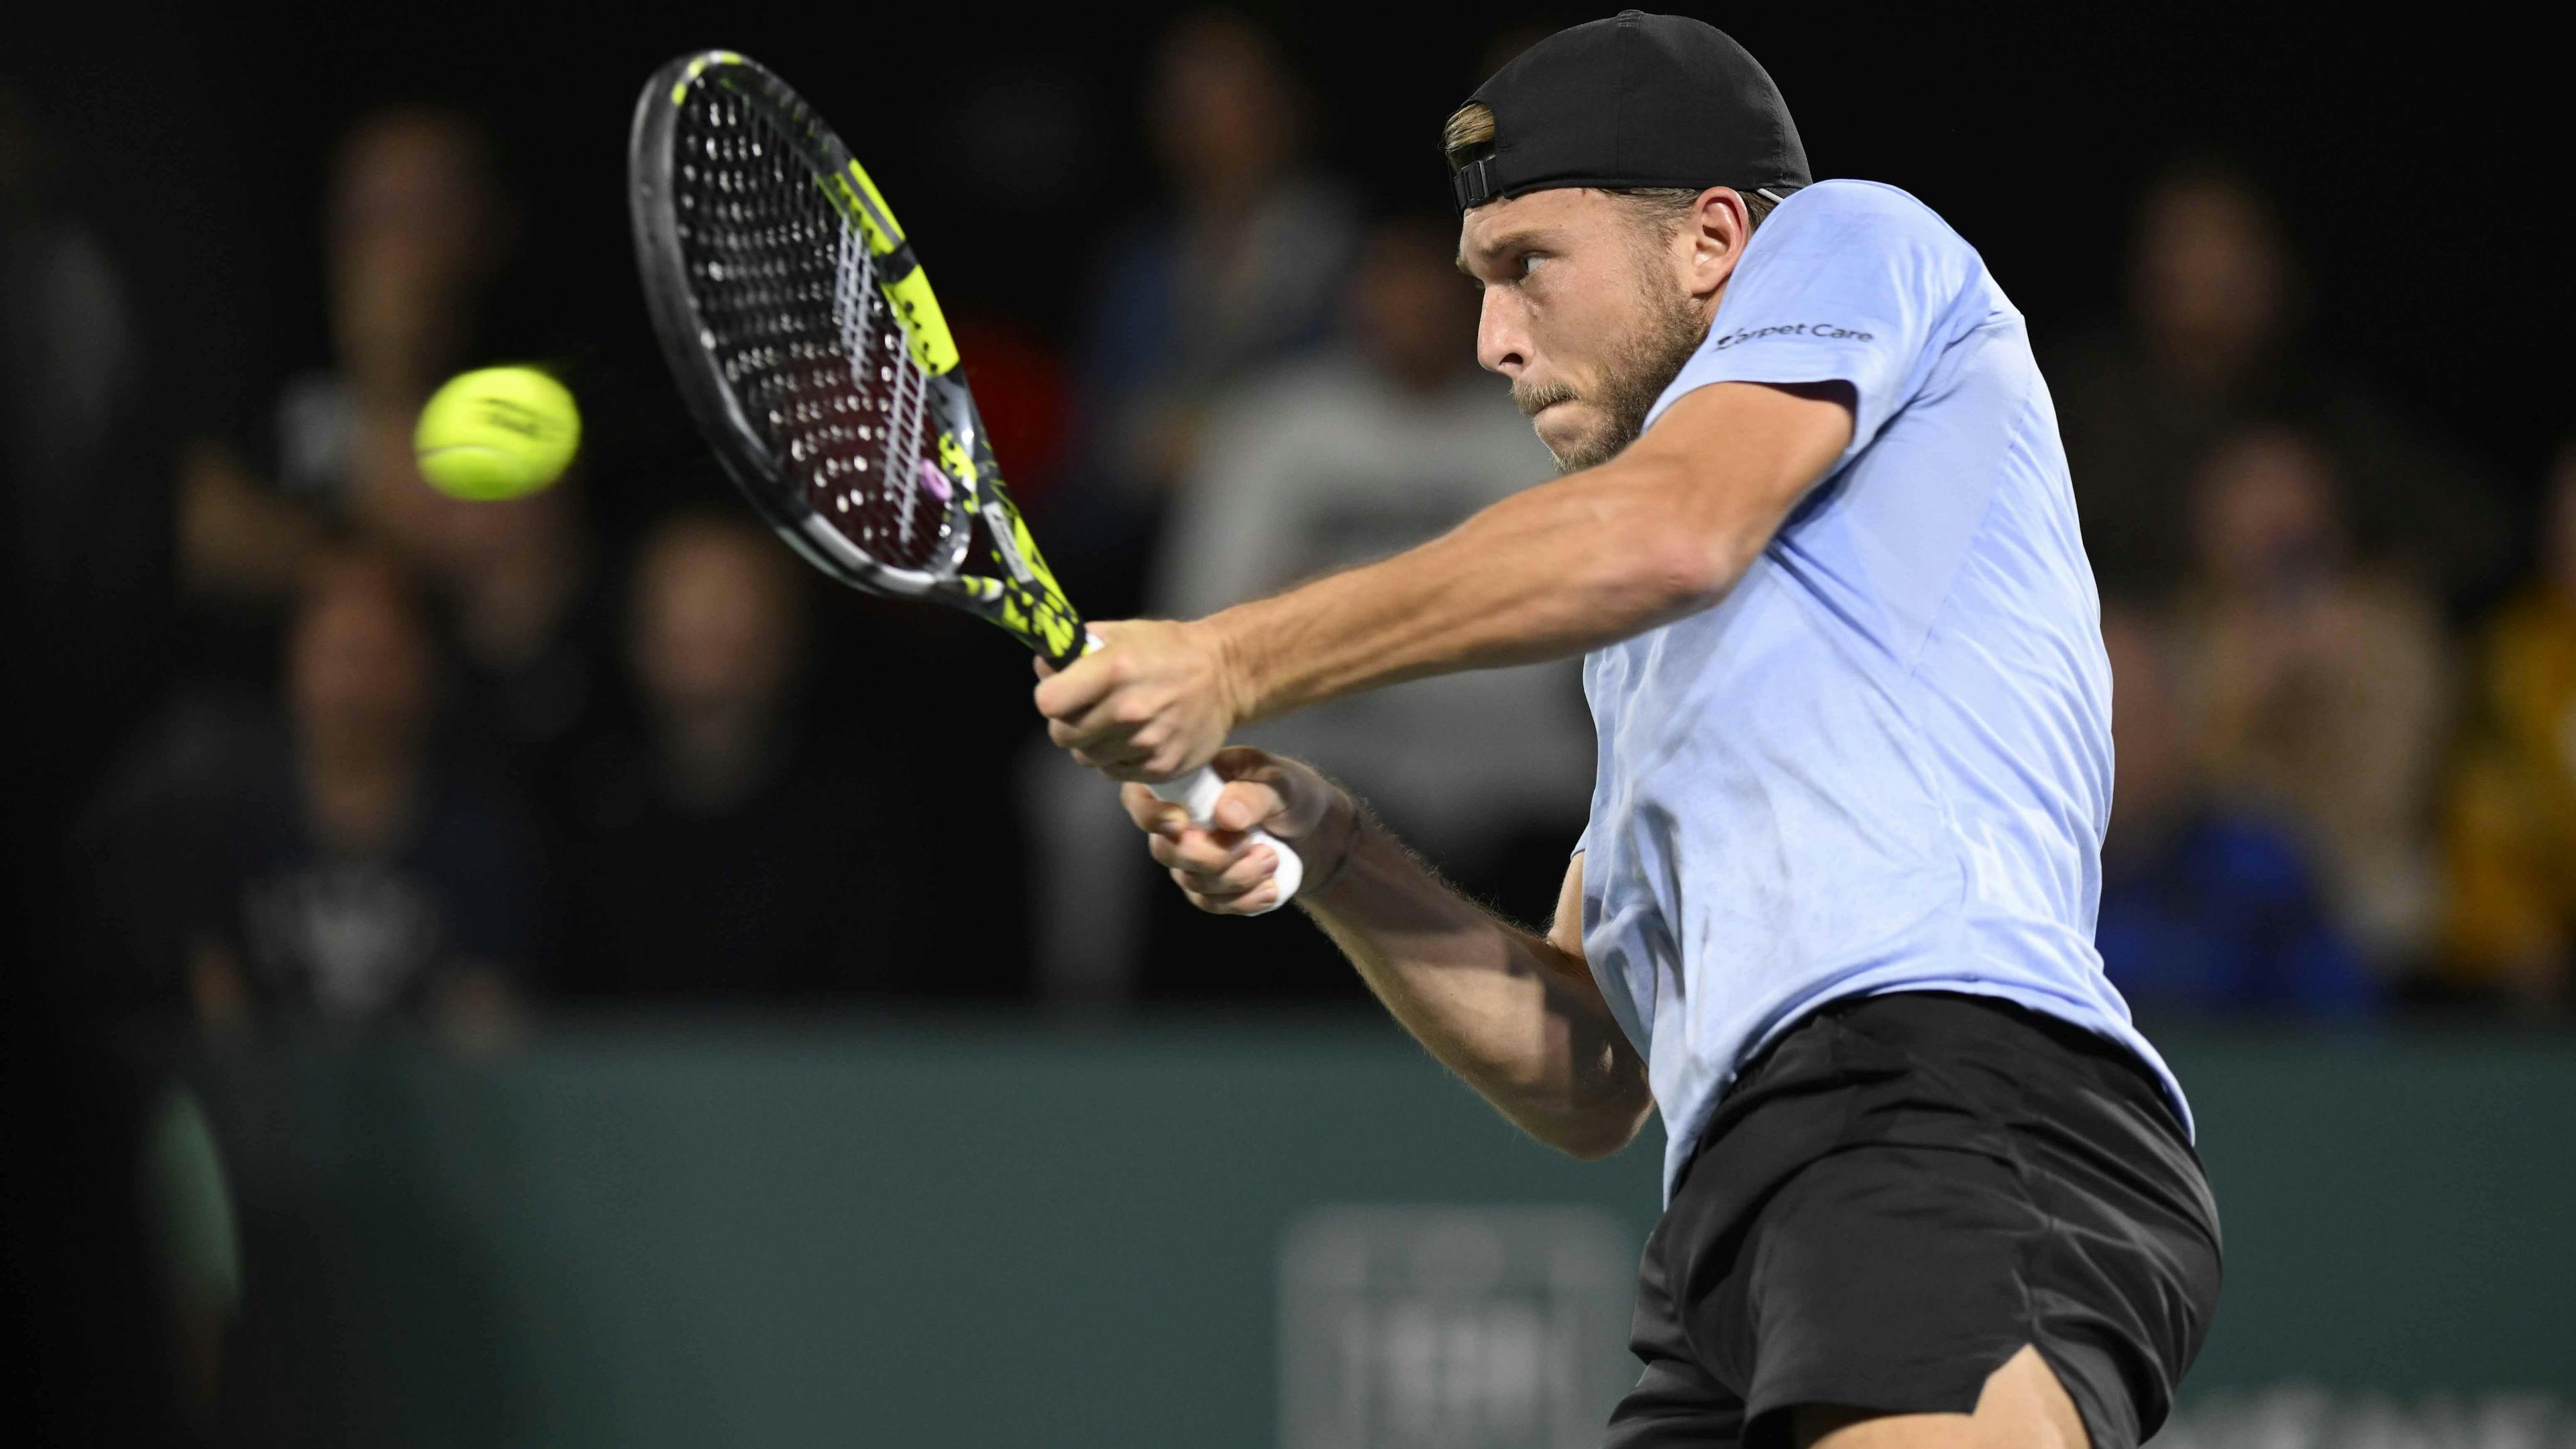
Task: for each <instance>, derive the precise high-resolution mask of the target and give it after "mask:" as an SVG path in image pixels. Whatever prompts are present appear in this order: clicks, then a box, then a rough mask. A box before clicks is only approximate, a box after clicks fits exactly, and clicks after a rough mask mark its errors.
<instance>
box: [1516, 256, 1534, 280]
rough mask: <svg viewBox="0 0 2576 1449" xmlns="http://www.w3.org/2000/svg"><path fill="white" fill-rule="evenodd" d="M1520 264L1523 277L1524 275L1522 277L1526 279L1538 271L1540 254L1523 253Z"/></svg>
mask: <svg viewBox="0 0 2576 1449" xmlns="http://www.w3.org/2000/svg"><path fill="white" fill-rule="evenodd" d="M1520 264H1521V275H1522V276H1524V277H1526V276H1528V275H1529V274H1530V273H1532V272H1534V271H1537V270H1538V253H1536V252H1523V253H1521V256H1520Z"/></svg>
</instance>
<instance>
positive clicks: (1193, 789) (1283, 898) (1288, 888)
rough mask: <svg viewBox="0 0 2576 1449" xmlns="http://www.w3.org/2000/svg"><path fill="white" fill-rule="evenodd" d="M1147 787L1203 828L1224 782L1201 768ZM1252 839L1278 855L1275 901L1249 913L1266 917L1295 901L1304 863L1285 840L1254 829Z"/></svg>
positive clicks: (1212, 816) (1302, 880) (1212, 815)
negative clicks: (1277, 896)
mask: <svg viewBox="0 0 2576 1449" xmlns="http://www.w3.org/2000/svg"><path fill="white" fill-rule="evenodd" d="M1147 788H1149V789H1151V790H1152V791H1153V792H1154V794H1155V796H1156V797H1157V798H1160V799H1164V800H1169V801H1171V802H1172V803H1173V804H1175V805H1178V806H1180V807H1181V808H1182V809H1184V810H1187V811H1188V812H1190V819H1191V820H1193V821H1195V822H1197V823H1198V824H1201V825H1205V824H1208V823H1209V822H1210V821H1212V820H1214V819H1215V818H1216V797H1217V795H1218V794H1219V793H1220V792H1221V791H1223V790H1224V789H1225V781H1224V780H1222V779H1219V778H1218V777H1217V773H1216V771H1214V770H1212V769H1210V768H1208V767H1207V766H1205V765H1201V766H1199V767H1198V768H1197V769H1195V770H1192V771H1190V772H1189V773H1188V774H1186V775H1183V776H1181V777H1180V778H1179V779H1177V780H1165V781H1164V782H1162V783H1161V784H1159V785H1152V786H1148V787H1147ZM1252 840H1253V843H1254V844H1256V845H1266V846H1269V847H1270V848H1271V849H1272V850H1273V851H1275V852H1277V853H1278V856H1279V864H1278V866H1277V868H1276V869H1274V870H1273V871H1272V872H1271V876H1270V879H1271V881H1272V882H1273V883H1274V884H1276V885H1277V886H1278V887H1279V898H1278V899H1277V900H1275V901H1272V902H1271V903H1270V904H1268V905H1266V906H1263V907H1262V908H1261V909H1260V910H1257V911H1254V912H1253V913H1252V914H1254V915H1256V916H1266V915H1268V914H1270V913H1271V912H1272V911H1275V910H1277V909H1279V908H1280V907H1281V906H1284V905H1286V904H1288V902H1290V901H1291V900H1294V899H1295V898H1296V895H1297V887H1299V886H1301V885H1303V884H1305V882H1306V862H1305V861H1304V860H1302V859H1300V858H1299V857H1298V855H1297V852H1296V850H1295V848H1294V847H1292V846H1290V845H1289V844H1288V842H1287V841H1284V840H1281V839H1280V838H1279V837H1277V836H1275V835H1272V834H1271V833H1270V832H1269V831H1267V830H1262V829H1260V828H1258V827H1256V828H1255V829H1254V830H1253V831H1252Z"/></svg>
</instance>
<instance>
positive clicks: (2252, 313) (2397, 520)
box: [2048, 163, 2504, 605]
mask: <svg viewBox="0 0 2576 1449" xmlns="http://www.w3.org/2000/svg"><path fill="white" fill-rule="evenodd" d="M2304 288H2305V281H2304V278H2303V277H2302V275H2301V271H2300V267H2299V264H2298V260H2297V258H2296V256H2295V254H2294V253H2293V252H2292V251H2291V249H2290V246H2289V244H2288V241H2287V239H2286V238H2285V236H2284V235H2283V229H2282V226H2281V222H2280V219H2279V217H2278V216H2277V215H2276V214H2275V212H2274V211H2273V208H2272V204H2271V200H2270V198H2269V197H2268V196H2267V195H2265V194H2264V192H2263V191H2262V190H2261V188H2259V187H2258V186H2256V185H2255V184H2254V183H2253V182H2252V181H2251V180H2250V179H2248V178H2247V177H2246V176H2245V175H2243V174H2242V173H2240V172H2238V171H2236V170H2233V169H2231V168H2228V167H2225V166H2221V165H2215V164H2210V163H2196V164H2191V165H2185V166H2180V167H2176V168H2174V169H2172V170H2169V171H2167V172H2166V173H2165V174H2164V175H2163V176H2161V177H2159V178H2158V179H2157V180H2156V182H2155V183H2154V184H2153V185H2152V186H2150V187H2149V188H2148V190H2147V192H2146V194H2145V196H2144V197H2143V198H2142V200H2141V202H2140V204H2139V207H2138V213H2137V221H2136V227H2135V230H2134V232H2133V234H2132V240H2131V255H2130V261H2129V275H2128V314H2129V315H2128V325H2127V330H2126V331H2125V332H2124V333H2122V334H2121V335H2119V336H2116V337H2112V338H2106V339H2097V340H2096V341H2094V342H2093V343H2091V344H2089V345H2084V346H2079V347H2078V348H2076V349H2074V350H2073V352H2072V353H2071V355H2069V356H2067V357H2064V358H2062V359H2057V360H2056V361H2055V363H2054V365H2052V366H2051V367H2050V369H2049V374H2048V375H2049V379H2050V382H2051V383H2052V385H2053V386H2054V387H2055V388H2056V389H2057V392H2058V399H2059V409H2058V411H2059V416H2060V419H2061V421H2062V424H2063V426H2064V429H2065V435H2066V445H2067V453H2068V457H2069V460H2070V462H2071V463H2072V465H2073V468H2074V476H2075V484H2076V488H2077V490H2078V493H2079V496H2080V500H2081V502H2082V505H2083V517H2084V542H2085V548H2086V550H2087V552H2088V553H2090V555H2091V556H2092V559H2093V564H2094V569H2095V571H2096V573H2097V574H2098V575H2099V576H2100V578H2101V580H2102V582H2103V585H2104V587H2105V588H2106V589H2109V590H2111V591H2113V592H2116V593H2120V594H2122V595H2124V596H2140V595H2143V594H2147V593H2155V592H2161V591H2165V590H2169V589H2171V588H2172V587H2173V586H2174V585H2175V584H2176V583H2178V582H2179V581H2180V580H2181V579H2182V578H2183V576H2184V574H2185V573H2186V571H2187V566H2188V563H2189V555H2190V550H2191V540H2190V538H2189V537H2188V536H2187V532H2186V530H2185V528H2184V527H2183V518H2182V510H2178V509H2176V508H2174V507H2173V506H2172V500H2173V499H2174V498H2175V497H2177V496H2178V495H2179V494H2180V493H2181V492H2182V491H2183V490H2184V488H2185V487H2186V486H2187V483H2188V480H2189V479H2190V478H2192V477H2193V476H2194V475H2195V474H2196V473H2197V471H2198V470H2199V468H2200V466H2201V464H2202V462H2203V461H2204V460H2205V459H2206V458H2207V456H2208V455H2209V453H2210V452H2211V450H2212V449H2213V448H2215V447H2216V446H2217V445H2218V444H2219V443H2220V442H2221V441H2223V440H2225V439H2226V438H2229V437H2231V436H2233V435H2235V434H2236V433H2239V432H2241V431H2243V430H2245V429H2246V428H2248V427H2250V426H2253V425H2255V424H2257V423H2258V422H2260V421H2262V420H2264V419H2267V418H2282V419H2288V420H2292V421H2295V422H2297V423H2298V424H2299V425H2300V426H2301V427H2302V428H2303V429H2304V430H2306V431H2307V432H2308V433H2309V434H2310V435H2311V436H2312V437H2313V438H2314V439H2315V440H2316V441H2317V443H2318V444H2319V445H2321V446H2322V447H2323V448H2325V450H2326V451H2327V452H2329V453H2330V454H2332V455H2333V457H2334V459H2335V461H2336V464H2337V466H2338V467H2339V468H2340V470H2341V471H2342V473H2343V476H2344V478H2345V487H2346V490H2347V492H2346V502H2345V511H2346V513H2347V515H2348V518H2349V522H2350V527H2351V529H2352V532H2353V542H2354V544H2355V546H2356V548H2357V549H2358V550H2359V551H2360V553H2361V554H2362V555H2363V556H2365V557H2368V558H2370V559H2372V560H2374V561H2377V562H2380V563H2383V564H2398V563H2402V564H2404V565H2405V566H2406V567H2408V568H2410V569H2415V570H2418V571H2420V573H2421V575H2422V580H2423V582H2424V583H2425V584H2426V585H2428V586H2430V587H2432V588H2435V589H2436V590H2438V591H2440V593H2441V595H2442V596H2443V597H2444V598H2445V599H2447V600H2449V601H2451V602H2452V603H2454V604H2459V605H2465V604H2472V603H2476V602H2480V601H2481V599H2482V596H2483V595H2484V594H2485V592H2486V591H2487V590H2488V589H2489V588H2491V587H2492V582H2491V581H2492V579H2493V577H2494V574H2495V571H2496V568H2497V564H2498V560H2499V558H2500V551H2501V548H2502V545H2503V542H2504V540H2503V535H2502V530H2501V529H2500V527H2499V526H2498V522H2497V516H2496V512H2495V509H2494V506H2493V503H2492V501H2491V499H2490V498H2489V497H2488V495H2487V494H2486V492H2485V491H2484V490H2483V488H2482V487H2481V486H2480V484H2479V483H2478V481H2477V480H2476V479H2474V478H2472V477H2470V476H2469V475H2468V472H2467V470H2466V469H2464V468H2463V467H2461V466H2460V465H2459V464H2458V463H2457V461H2456V460H2455V459H2453V458H2451V457H2449V456H2447V455H2446V454H2445V453H2444V452H2443V451H2441V450H2440V449H2439V448H2437V447H2435V446H2434V445H2433V444H2432V443H2430V442H2429V441H2428V440H2427V439H2425V438H2424V437H2423V436H2421V435H2420V434H2419V433H2417V432H2416V431H2415V430H2414V429H2412V428H2411V427H2410V426H2408V425H2407V424H2405V423H2404V422H2403V421H2402V418H2403V413H2402V411H2401V410H2399V409H2397V408H2394V407H2392V406H2390V405H2389V404H2388V403H2387V402H2386V401H2385V400H2383V399H2381V398H2379V397H2377V396H2375V395H2373V394H2372V393H2371V392H2370V391H2368V390H2367V389H2364V388H2362V387H2361V386H2359V385H2358V384H2356V383H2354V382H2353V381H2352V380H2350V379H2349V378H2347V377H2344V376H2343V375H2341V374H2340V373H2338V372H2337V371H2336V370H2334V369H2333V368H2330V367H2328V366H2326V365H2324V364H2323V363H2321V362H2319V361H2318V360H2317V359H2316V358H2314V357H2313V356H2312V355H2310V354H2309V353H2308V352H2307V351H2306V349H2304V348H2303V347H2302V346H2301V344H2300V341H2299V334H2300V332H2301V330H2302V326H2301V324H2302V321H2303V311H2304V302H2305V295H2304Z"/></svg>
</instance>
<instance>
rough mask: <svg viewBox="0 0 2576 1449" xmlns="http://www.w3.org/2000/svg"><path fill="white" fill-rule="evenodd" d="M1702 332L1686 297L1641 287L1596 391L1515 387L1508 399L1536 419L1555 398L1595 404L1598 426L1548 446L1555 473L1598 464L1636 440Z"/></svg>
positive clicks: (1701, 322)
mask: <svg viewBox="0 0 2576 1449" xmlns="http://www.w3.org/2000/svg"><path fill="white" fill-rule="evenodd" d="M1707 333H1708V324H1707V322H1706V321H1705V320H1704V319H1703V318H1701V316H1700V315H1699V312H1698V310H1697V309H1696V308H1694V307H1693V306H1692V305H1691V302H1690V299H1689V298H1688V297H1686V296H1673V295H1669V294H1665V293H1661V292H1656V291H1651V290H1645V291H1641V295H1640V307H1639V316H1638V321H1637V325H1636V327H1635V329H1634V330H1633V331H1631V332H1630V333H1629V334H1628V337H1627V340H1626V341H1625V342H1624V343H1623V344H1622V345H1621V346H1620V347H1619V348H1618V349H1617V350H1616V351H1615V352H1614V353H1613V354H1612V356H1611V358H1610V361H1609V363H1608V364H1607V365H1606V366H1605V367H1604V368H1603V369H1602V381H1601V386H1600V388H1599V389H1598V390H1597V392H1594V393H1582V392H1577V391H1575V390H1574V389H1573V388H1571V387H1567V386H1566V385H1564V384H1563V383H1554V384H1549V385H1547V386H1543V387H1530V388H1526V389H1525V388H1522V387H1520V386H1518V385H1515V386H1514V387H1513V388H1512V401H1513V402H1514V403H1516V404H1518V405H1519V407H1520V410H1521V413H1522V415H1523V416H1525V417H1536V416H1537V415H1538V414H1539V413H1540V412H1542V411H1544V410H1545V409H1547V408H1549V407H1551V406H1553V405H1555V404H1557V403H1560V402H1590V403H1594V404H1597V405H1599V407H1600V408H1601V410H1602V412H1603V413H1604V414H1606V415H1607V416H1606V421H1605V422H1604V424H1603V425H1602V427H1601V428H1600V429H1598V430H1597V431H1595V432H1593V433H1592V434H1590V435H1588V436H1586V437H1582V438H1578V439H1576V440H1575V442H1574V443H1573V444H1572V445H1571V446H1570V447H1568V448H1567V449H1566V450H1565V451H1564V452H1561V453H1557V452H1555V450H1554V449H1550V450H1549V451H1550V452H1551V453H1552V454H1554V456H1555V458H1556V470H1557V472H1559V473H1560V474H1562V473H1576V472H1580V471H1582V470H1583V469H1585V468H1597V467H1599V466H1600V465H1602V464H1604V463H1607V462H1609V461H1610V460H1611V459H1613V458H1615V457H1618V456H1619V454H1620V453H1621V452H1623V451H1625V450H1626V448H1627V446H1628V445H1629V444H1630V443H1633V442H1635V441H1637V435H1638V434H1640V433H1642V432H1644V431H1645V428H1646V414H1647V413H1649V412H1651V411H1653V409H1654V406H1655V399H1657V398H1659V397H1662V396H1663V395H1664V389H1665V388H1667V387H1670V386H1672V382H1673V379H1674V378H1675V377H1678V376H1679V375H1680V374H1681V370H1682V364H1683V363H1685V362H1688V361H1690V355H1691V354H1692V353H1693V352H1695V351H1697V350H1698V349H1699V344H1700V340H1701V339H1702V338H1703V337H1705V336H1706V335H1707Z"/></svg>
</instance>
